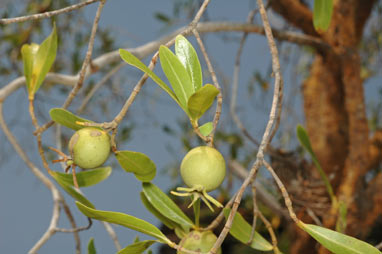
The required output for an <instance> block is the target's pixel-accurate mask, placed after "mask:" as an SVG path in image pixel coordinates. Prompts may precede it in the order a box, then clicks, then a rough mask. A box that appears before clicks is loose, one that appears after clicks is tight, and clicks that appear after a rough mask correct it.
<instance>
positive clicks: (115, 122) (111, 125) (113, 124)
mask: <svg viewBox="0 0 382 254" xmlns="http://www.w3.org/2000/svg"><path fill="white" fill-rule="evenodd" d="M209 2H210V0H205V1H204V2H203V4H202V5H201V6H200V9H199V11H198V12H197V13H196V15H195V18H194V19H193V20H192V21H191V22H190V24H189V25H188V26H187V28H186V29H184V30H183V31H182V32H180V34H182V35H184V34H187V33H190V31H192V30H193V29H194V28H195V27H196V25H197V24H198V22H199V20H200V18H201V16H202V14H203V12H204V11H205V9H206V8H207V5H208V3H209ZM174 43H175V37H173V38H172V39H171V40H169V41H168V42H167V43H166V44H165V46H167V47H169V46H171V45H172V44H174ZM158 56H159V52H158V51H157V52H156V53H155V54H154V56H153V57H152V58H151V61H150V64H149V66H148V68H149V69H150V70H153V69H154V67H155V64H156V63H157V60H158ZM147 78H148V75H147V74H146V73H145V74H144V75H143V76H142V77H141V79H140V80H139V81H138V83H137V84H136V85H135V87H134V89H133V91H132V92H131V94H130V96H129V98H128V99H127V100H126V102H125V104H124V105H123V107H122V109H121V110H120V112H119V113H118V114H117V116H116V117H115V118H114V119H113V121H111V122H110V123H103V124H102V125H101V126H103V128H105V129H115V128H117V126H118V125H119V123H120V122H121V121H122V120H123V118H124V117H125V115H126V113H127V112H128V110H129V108H130V106H131V104H132V103H133V101H134V100H135V97H136V96H137V95H138V93H139V91H140V90H141V88H142V86H143V85H144V84H145V82H146V80H147ZM111 138H112V142H114V140H113V139H114V135H113V136H112V137H111Z"/></svg>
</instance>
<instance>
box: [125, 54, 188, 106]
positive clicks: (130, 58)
mask: <svg viewBox="0 0 382 254" xmlns="http://www.w3.org/2000/svg"><path fill="white" fill-rule="evenodd" d="M119 55H120V57H121V58H122V60H123V61H125V62H126V63H128V64H130V65H132V66H134V67H136V68H138V69H140V70H141V71H143V72H144V73H146V74H147V75H148V76H149V77H150V78H151V79H152V80H154V81H155V83H157V84H158V85H159V86H160V87H161V88H162V89H163V90H165V91H166V92H167V93H168V94H169V95H170V97H171V98H173V99H174V101H175V102H176V103H178V104H179V105H180V106H181V107H182V105H181V104H180V102H179V100H178V98H177V97H176V95H175V93H174V92H173V91H172V90H171V88H170V87H169V86H168V85H167V84H166V83H165V82H163V81H162V80H161V79H160V78H159V77H158V76H157V75H156V74H155V73H154V72H153V71H151V70H150V69H149V68H148V67H147V66H146V65H145V64H144V63H142V62H141V60H139V59H138V58H137V57H136V56H134V55H133V54H131V53H130V52H129V51H127V50H124V49H120V50H119Z"/></svg>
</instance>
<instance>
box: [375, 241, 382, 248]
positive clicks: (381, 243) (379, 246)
mask: <svg viewBox="0 0 382 254" xmlns="http://www.w3.org/2000/svg"><path fill="white" fill-rule="evenodd" d="M374 247H375V248H377V249H378V250H382V242H380V243H378V244H377V245H375V246H374Z"/></svg>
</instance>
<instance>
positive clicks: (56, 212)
mask: <svg viewBox="0 0 382 254" xmlns="http://www.w3.org/2000/svg"><path fill="white" fill-rule="evenodd" d="M0 127H1V128H2V130H3V132H4V134H5V136H6V137H7V138H8V140H9V142H10V143H11V145H12V146H13V148H14V149H15V151H16V153H17V154H18V155H19V156H20V158H21V159H22V160H23V161H24V162H25V164H26V165H27V166H28V167H29V168H30V170H31V171H32V173H33V174H34V175H35V176H36V177H37V179H39V180H40V181H41V182H42V183H43V184H44V185H45V186H46V187H47V188H48V189H49V190H50V191H51V192H52V196H53V213H52V218H51V221H50V225H49V227H48V229H47V231H46V232H45V233H44V235H43V236H42V237H41V238H40V240H39V241H38V242H37V243H36V244H35V245H34V246H33V247H32V249H31V250H30V251H29V253H36V251H37V250H39V249H40V248H41V247H42V245H43V244H44V243H45V242H46V241H47V240H48V239H49V238H50V237H51V236H52V235H54V233H55V232H56V231H55V230H54V229H55V228H56V226H57V224H58V220H59V217H60V206H59V204H60V202H61V203H64V198H63V196H62V195H61V193H60V192H59V190H58V189H57V187H56V186H55V185H54V184H53V183H52V181H51V180H50V179H49V178H48V177H46V176H45V175H44V174H43V173H42V172H41V170H40V169H38V168H37V167H36V166H35V165H34V164H33V163H32V161H31V160H30V159H29V158H28V156H27V154H26V153H25V152H24V150H23V149H22V148H21V146H20V145H19V143H18V142H17V140H16V138H15V136H13V134H12V132H11V131H10V130H9V128H8V125H7V124H6V122H5V120H4V116H3V102H0Z"/></svg>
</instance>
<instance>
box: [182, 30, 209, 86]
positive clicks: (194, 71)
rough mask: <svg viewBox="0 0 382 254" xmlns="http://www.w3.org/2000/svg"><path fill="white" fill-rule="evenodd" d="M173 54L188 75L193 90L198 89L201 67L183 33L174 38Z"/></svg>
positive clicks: (200, 82)
mask: <svg viewBox="0 0 382 254" xmlns="http://www.w3.org/2000/svg"><path fill="white" fill-rule="evenodd" d="M175 54H176V56H177V57H178V59H179V60H180V62H181V63H182V64H183V66H184V67H185V68H186V70H187V72H188V75H189V76H190V79H191V83H192V88H193V92H196V91H198V90H199V89H200V88H201V87H202V84H203V77H202V68H201V66H200V62H199V58H198V55H197V54H196V51H195V49H194V47H192V45H191V43H190V42H189V41H188V40H187V39H186V38H185V37H184V36H183V35H178V36H177V37H176V39H175Z"/></svg>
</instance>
